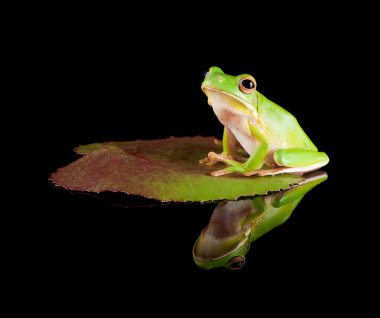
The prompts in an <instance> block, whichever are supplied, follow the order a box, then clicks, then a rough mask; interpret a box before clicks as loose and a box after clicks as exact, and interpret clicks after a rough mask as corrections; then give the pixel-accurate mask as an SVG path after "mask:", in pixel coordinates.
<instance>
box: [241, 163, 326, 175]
mask: <svg viewBox="0 0 380 318" xmlns="http://www.w3.org/2000/svg"><path fill="white" fill-rule="evenodd" d="M324 165H325V164H323V163H317V164H314V165H310V166H307V167H278V168H274V169H261V170H254V171H250V172H246V173H244V175H245V176H252V175H258V176H260V177H264V176H274V175H276V174H281V173H295V174H303V173H306V172H310V171H314V170H317V169H319V168H321V167H323V166H324Z"/></svg>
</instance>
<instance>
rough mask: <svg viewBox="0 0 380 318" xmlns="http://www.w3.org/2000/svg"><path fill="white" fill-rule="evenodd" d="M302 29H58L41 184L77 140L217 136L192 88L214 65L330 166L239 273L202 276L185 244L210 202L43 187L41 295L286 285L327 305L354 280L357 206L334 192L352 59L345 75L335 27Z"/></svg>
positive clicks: (76, 20) (102, 19)
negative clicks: (268, 106) (237, 79)
mask: <svg viewBox="0 0 380 318" xmlns="http://www.w3.org/2000/svg"><path fill="white" fill-rule="evenodd" d="M231 14H232V13H231ZM130 15H133V13H130ZM307 20H308V18H307V17H304V18H303V19H302V20H299V24H298V25H296V26H295V27H294V28H292V27H288V28H287V27H285V25H281V24H280V25H279V26H277V27H275V28H274V30H273V31H269V29H268V27H265V26H261V27H259V26H258V25H256V26H253V25H252V24H247V23H246V24H244V23H243V24H242V23H240V22H239V23H238V22H236V23H233V22H231V21H234V19H230V20H228V19H227V18H224V19H223V18H217V19H214V20H212V19H211V17H207V15H205V17H203V18H202V20H201V21H202V23H201V24H202V25H203V28H200V29H199V30H196V29H195V28H191V27H190V28H187V26H188V25H194V23H195V22H194V21H187V20H186V21H181V19H180V18H175V17H173V19H172V20H170V22H167V23H168V24H167V26H166V25H165V23H164V21H163V20H162V21H158V22H151V23H149V20H148V19H147V18H144V19H142V20H141V23H138V24H133V23H131V22H129V18H122V17H117V18H115V19H114V18H113V17H112V16H103V15H101V14H100V15H97V16H91V14H86V15H85V14H84V13H82V15H80V16H78V17H73V16H71V15H70V18H69V19H64V20H63V21H62V25H61V26H60V28H59V30H58V31H57V33H56V34H55V37H54V39H53V40H52V43H54V44H53V45H52V46H51V48H50V49H49V54H50V58H49V63H48V64H49V65H48V67H49V71H50V73H51V81H52V82H53V84H54V89H53V90H52V94H51V95H50V96H51V100H49V104H50V105H49V108H48V117H49V121H48V129H47V144H48V147H47V157H48V171H47V176H49V174H50V173H51V172H53V171H55V170H56V169H57V168H59V167H61V166H64V165H66V164H68V163H70V162H72V161H73V160H75V159H76V158H77V156H76V155H75V154H74V153H73V148H75V147H76V146H78V145H81V144H87V143H93V142H103V141H110V140H115V141H117V140H119V141H122V140H135V139H157V138H165V137H169V136H195V135H204V136H211V135H213V136H217V137H221V134H222V129H223V128H222V126H221V124H220V123H219V122H218V120H217V118H216V117H215V115H214V113H213V112H212V109H211V108H210V107H209V106H208V105H207V101H206V97H205V96H204V94H203V93H202V91H201V90H200V84H201V82H202V79H203V76H204V74H205V72H206V71H207V70H208V68H209V67H210V66H213V65H216V66H219V67H221V68H222V70H224V71H225V72H226V73H230V74H241V73H249V74H252V75H253V76H254V77H255V78H256V80H257V84H258V90H259V91H260V92H261V93H263V94H264V95H265V96H266V97H268V98H269V99H271V100H273V101H275V102H276V103H278V104H279V105H281V106H283V107H284V108H285V109H287V110H288V111H290V112H291V113H293V114H294V115H295V117H296V118H297V119H298V120H299V123H300V125H301V126H302V127H303V128H304V130H305V131H306V133H307V134H308V135H309V137H310V138H311V139H312V140H313V141H314V143H315V144H316V145H317V146H318V148H319V149H320V150H322V151H325V152H326V153H327V154H328V155H329V157H330V160H331V162H330V163H329V165H328V166H327V167H326V168H325V169H324V171H326V172H327V173H328V175H329V179H328V180H327V181H326V182H324V183H322V184H321V185H319V186H317V187H316V188H315V189H314V190H312V191H311V192H310V193H309V194H308V195H307V196H306V197H305V198H304V199H303V200H302V201H301V203H300V205H299V206H298V208H297V209H296V210H295V212H294V213H293V215H292V216H291V218H290V219H289V220H288V221H287V222H286V223H285V224H283V225H281V226H280V227H278V228H276V229H274V230H272V231H271V232H269V233H268V234H266V235H265V236H263V237H261V238H260V239H259V240H257V241H256V242H254V243H253V244H252V246H251V250H250V251H249V252H248V254H247V264H246V265H245V267H244V268H243V269H242V270H241V271H238V272H229V271H227V270H226V269H216V270H210V271H205V270H202V269H198V268H197V267H196V265H195V264H194V263H193V260H192V254H191V251H192V246H193V244H194V242H195V240H196V238H197V237H198V235H199V233H200V231H201V230H202V228H203V227H205V226H206V225H207V223H208V221H209V218H210V216H211V213H212V211H213V208H214V206H215V205H214V204H186V205H168V206H163V207H154V208H129V209H126V208H122V207H119V206H115V205H113V204H110V203H109V202H107V201H106V200H104V199H102V198H99V197H94V196H88V195H84V194H78V193H72V192H69V191H65V190H62V189H56V188H54V187H53V186H52V185H51V184H50V183H48V190H47V191H48V196H47V198H48V200H47V204H48V210H49V211H50V217H49V218H48V221H49V232H50V234H49V235H50V236H49V241H50V243H51V244H52V246H53V250H52V257H51V259H50V262H49V267H50V268H51V269H53V275H52V276H51V279H52V283H53V285H55V286H62V287H65V288H66V287H69V289H70V292H72V293H74V294H75V295H78V297H79V295H82V294H88V293H94V294H96V293H101V294H102V293H104V290H109V291H110V292H112V291H115V290H116V289H122V290H123V291H124V292H133V293H134V294H135V295H139V296H141V297H147V295H148V294H150V293H152V292H154V293H157V292H160V291H162V288H163V286H165V288H166V287H169V290H172V291H174V294H175V293H176V291H178V292H179V291H180V290H181V291H182V290H186V289H188V288H190V287H189V286H192V287H195V288H196V290H197V291H198V292H199V291H201V290H204V291H206V293H209V294H218V293H221V290H231V288H232V289H233V290H239V288H240V287H241V286H246V285H247V284H248V285H252V286H255V289H256V288H257V289H258V290H266V289H268V290H269V291H272V292H273V291H274V290H275V291H277V292H281V293H286V292H287V290H288V288H289V287H290V286H291V287H292V288H295V289H296V290H298V292H300V294H302V292H303V291H304V292H305V293H306V294H307V293H308V292H311V291H313V290H316V289H318V288H322V289H323V290H324V295H325V299H324V302H325V303H328V302H330V301H332V300H333V295H334V293H335V291H339V292H341V291H342V290H345V289H346V287H347V288H349V286H351V285H352V284H353V282H358V281H359V282H360V281H361V279H362V277H361V276H360V275H359V276H358V275H352V271H351V273H349V272H350V270H349V268H351V266H352V264H353V263H354V262H355V261H357V260H358V259H360V258H361V257H362V254H363V252H362V247H361V246H359V243H357V242H356V240H355V237H354V236H353V235H352V231H353V229H352V226H351V224H352V223H351V221H352V218H354V216H355V214H356V210H355V206H354V205H352V204H351V205H350V204H348V205H347V204H343V206H342V201H341V198H342V197H343V196H346V195H347V190H346V188H345V187H344V183H345V181H344V176H345V173H344V172H345V168H346V166H345V164H346V163H345V160H344V158H345V157H346V155H345V153H344V149H346V147H347V144H351V143H353V140H354V138H355V136H353V135H350V140H348V141H347V137H346V136H347V130H346V128H345V127H346V126H347V125H349V123H348V122H347V121H346V120H345V118H346V116H347V115H348V114H350V117H351V121H352V115H351V114H352V112H351V111H352V110H353V109H355V108H354V105H353V104H352V102H351V97H352V94H353V92H352V90H350V89H349V90H348V88H350V87H351V86H350V85H352V77H351V75H352V74H353V73H354V72H355V71H356V70H357V69H359V68H360V67H361V60H360V59H356V60H351V61H350V64H349V68H348V67H347V66H348V65H347V62H346V61H345V59H343V57H345V56H346V54H347V53H346V52H347V48H348V47H349V46H350V43H349V42H347V41H346V32H348V31H347V30H342V29H341V28H339V27H338V28H331V29H330V30H328V31H322V30H321V29H320V28H318V26H317V25H314V24H313V23H309V24H307ZM210 21H212V22H210ZM228 21H230V22H228ZM327 21H329V20H327ZM325 22H326V21H325ZM329 23H330V24H331V23H332V20H330V21H329ZM143 26H144V28H146V29H143ZM207 26H208V27H207ZM302 28H306V32H305V30H303V31H302V32H301V31H300V30H301V29H302ZM342 110H344V111H343V113H342ZM357 222H359V223H360V221H357ZM219 287H220V288H222V289H219ZM115 295H116V292H115ZM119 295H120V294H119ZM115 297H116V296H115Z"/></svg>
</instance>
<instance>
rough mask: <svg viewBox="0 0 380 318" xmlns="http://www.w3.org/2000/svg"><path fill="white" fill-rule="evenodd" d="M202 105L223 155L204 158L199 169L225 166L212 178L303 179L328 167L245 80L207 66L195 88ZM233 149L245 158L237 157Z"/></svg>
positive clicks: (293, 123) (290, 119) (290, 120)
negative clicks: (217, 131)
mask: <svg viewBox="0 0 380 318" xmlns="http://www.w3.org/2000/svg"><path fill="white" fill-rule="evenodd" d="M201 88H202V90H203V92H204V93H205V94H206V95H207V97H208V104H209V105H210V106H211V107H212V108H213V110H214V113H215V114H216V116H217V117H218V119H219V121H220V122H221V123H222V124H223V126H224V133H223V152H222V153H221V154H217V153H215V152H209V154H208V156H207V158H205V159H202V160H200V162H201V163H206V164H208V165H210V166H211V165H214V164H215V163H217V162H223V163H225V164H227V167H226V168H225V169H221V170H217V171H213V172H212V173H211V174H212V175H213V176H221V175H225V174H228V173H233V172H237V173H240V174H243V175H246V176H251V175H256V174H257V175H259V176H266V175H275V174H279V173H305V172H308V171H313V170H317V169H319V168H321V167H323V166H325V165H326V164H327V163H328V162H329V158H328V156H327V155H326V154H325V153H324V152H319V151H318V150H317V147H316V146H315V145H314V144H313V143H312V141H311V140H310V139H309V137H308V136H307V135H306V133H305V132H304V131H303V129H302V128H301V127H300V126H299V124H298V122H297V120H296V118H295V117H294V116H293V115H292V114H290V113H289V112H288V111H286V110H285V109H283V108H282V107H280V106H278V105H277V104H275V103H273V102H272V101H270V100H268V99H267V98H266V97H265V96H264V95H262V94H261V93H259V92H258V91H257V90H256V80H255V79H254V78H253V77H252V76H251V75H249V74H242V75H238V76H232V75H228V74H225V73H224V72H223V71H222V70H221V69H220V68H219V67H216V66H213V67H211V68H210V69H209V71H208V72H207V73H206V76H205V78H204V81H203V83H202V85H201ZM238 144H240V145H241V147H242V148H243V149H244V150H245V152H246V153H247V154H248V155H249V157H248V158H246V157H245V158H244V157H242V156H239V155H238V151H237V149H238Z"/></svg>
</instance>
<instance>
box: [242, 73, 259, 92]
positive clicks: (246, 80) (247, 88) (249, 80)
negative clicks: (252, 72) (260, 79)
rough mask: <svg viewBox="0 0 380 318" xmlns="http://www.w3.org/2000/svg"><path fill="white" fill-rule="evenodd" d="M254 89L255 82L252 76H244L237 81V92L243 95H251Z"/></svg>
mask: <svg viewBox="0 0 380 318" xmlns="http://www.w3.org/2000/svg"><path fill="white" fill-rule="evenodd" d="M255 89H256V80H255V79H254V78H253V77H252V76H244V77H242V78H241V79H240V81H239V90H240V91H241V92H242V93H244V94H247V95H249V94H251V93H252V92H253V91H254V90H255Z"/></svg>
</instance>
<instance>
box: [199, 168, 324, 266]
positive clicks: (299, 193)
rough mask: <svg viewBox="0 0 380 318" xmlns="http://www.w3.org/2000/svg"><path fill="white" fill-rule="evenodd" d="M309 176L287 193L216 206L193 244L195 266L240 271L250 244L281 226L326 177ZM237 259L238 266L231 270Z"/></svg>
mask: <svg viewBox="0 0 380 318" xmlns="http://www.w3.org/2000/svg"><path fill="white" fill-rule="evenodd" d="M308 175H310V176H308V177H307V178H306V179H305V180H304V181H303V183H302V184H300V185H298V186H295V187H293V188H291V189H289V190H286V191H280V192H277V193H273V194H270V195H266V196H259V197H256V198H254V199H252V200H241V201H223V202H221V203H219V204H218V205H217V207H216V208H215V210H214V212H213V215H212V217H211V220H210V223H209V224H208V226H207V227H205V228H204V229H203V231H202V233H201V235H200V236H199V238H198V239H197V241H196V242H195V244H194V248H193V259H194V262H195V263H196V264H197V265H198V267H200V268H204V269H211V268H216V267H226V268H228V269H240V268H241V267H242V266H243V265H244V262H245V254H246V253H247V252H248V250H249V247H250V244H251V243H252V242H253V241H255V240H256V239H258V238H259V237H260V236H262V235H264V234H265V233H267V232H269V231H270V230H272V229H273V228H275V227H277V226H279V225H280V224H282V223H284V222H285V221H286V220H287V219H288V218H289V217H290V215H291V214H292V212H293V210H294V209H295V208H296V207H297V205H298V204H299V203H300V201H301V200H302V198H303V197H304V196H305V194H306V193H308V192H309V191H310V190H311V189H313V188H314V187H315V186H316V185H318V184H320V183H322V182H323V181H325V180H326V179H327V174H326V173H325V172H322V171H316V172H312V173H310V174H308ZM227 202H228V204H229V208H228V209H227V208H226V203H227ZM236 259H237V261H238V262H240V263H239V264H238V266H237V267H236V266H235V267H234V266H233V265H234V260H236ZM235 265H236V263H235Z"/></svg>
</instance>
